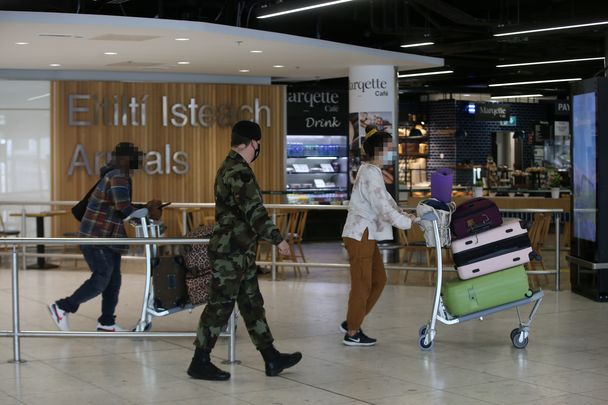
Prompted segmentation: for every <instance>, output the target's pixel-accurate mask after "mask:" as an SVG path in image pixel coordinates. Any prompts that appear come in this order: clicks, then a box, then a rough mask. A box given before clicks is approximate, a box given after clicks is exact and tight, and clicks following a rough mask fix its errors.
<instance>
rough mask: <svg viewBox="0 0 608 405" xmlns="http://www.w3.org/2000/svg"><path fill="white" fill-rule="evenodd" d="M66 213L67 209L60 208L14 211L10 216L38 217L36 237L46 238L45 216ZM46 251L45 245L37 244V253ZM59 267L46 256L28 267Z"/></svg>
mask: <svg viewBox="0 0 608 405" xmlns="http://www.w3.org/2000/svg"><path fill="white" fill-rule="evenodd" d="M65 214H67V211H62V210H58V211H43V212H27V213H25V214H20V213H13V214H10V216H11V217H21V216H25V217H26V218H36V237H37V238H44V218H50V217H55V216H58V215H65ZM45 251H46V248H45V246H44V245H36V253H38V254H44V253H45ZM57 267H59V266H57V265H54V264H50V263H47V262H46V259H45V258H44V257H38V259H37V260H36V263H35V264H32V265H29V266H27V268H28V269H39V270H46V269H54V268H57Z"/></svg>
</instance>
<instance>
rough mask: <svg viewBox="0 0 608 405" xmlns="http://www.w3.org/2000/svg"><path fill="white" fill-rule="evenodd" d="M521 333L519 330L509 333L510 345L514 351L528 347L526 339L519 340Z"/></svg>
mask: <svg viewBox="0 0 608 405" xmlns="http://www.w3.org/2000/svg"><path fill="white" fill-rule="evenodd" d="M522 333H523V332H522V331H520V330H519V329H513V330H512V331H511V343H513V346H514V347H515V348H516V349H525V348H526V346H528V338H525V339H523V340H520V339H519V338H520V336H522Z"/></svg>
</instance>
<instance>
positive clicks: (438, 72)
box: [397, 70, 454, 79]
mask: <svg viewBox="0 0 608 405" xmlns="http://www.w3.org/2000/svg"><path fill="white" fill-rule="evenodd" d="M448 73H454V71H453V70H438V71H436V72H423V73H408V74H403V75H402V74H399V75H397V76H398V77H399V78H400V79H401V78H404V77H418V76H432V75H445V74H448Z"/></svg>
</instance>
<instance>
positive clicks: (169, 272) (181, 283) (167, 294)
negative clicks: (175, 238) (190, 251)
mask: <svg viewBox="0 0 608 405" xmlns="http://www.w3.org/2000/svg"><path fill="white" fill-rule="evenodd" d="M152 264H153V267H152V285H153V289H154V306H155V307H156V308H157V309H172V308H175V307H183V306H185V305H186V303H187V302H188V290H187V288H186V267H185V266H184V259H183V258H182V257H181V256H161V257H157V258H155V259H153V260H152Z"/></svg>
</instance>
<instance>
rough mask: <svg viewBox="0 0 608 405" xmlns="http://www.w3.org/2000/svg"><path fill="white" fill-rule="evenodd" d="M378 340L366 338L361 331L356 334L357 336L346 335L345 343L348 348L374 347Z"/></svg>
mask: <svg viewBox="0 0 608 405" xmlns="http://www.w3.org/2000/svg"><path fill="white" fill-rule="evenodd" d="M376 342H377V340H376V339H373V338H370V337H369V336H366V335H365V334H364V333H363V332H361V330H359V332H357V333H356V334H355V336H349V335H348V333H347V334H345V335H344V340H343V341H342V343H344V344H345V345H346V346H374V345H375V344H376Z"/></svg>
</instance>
